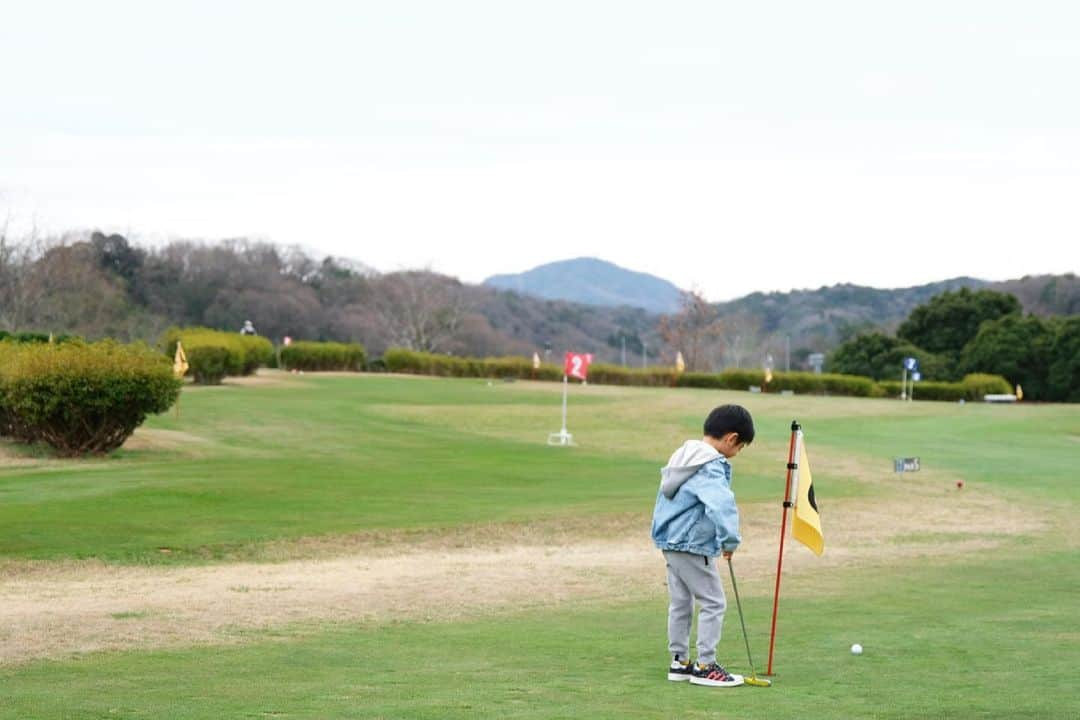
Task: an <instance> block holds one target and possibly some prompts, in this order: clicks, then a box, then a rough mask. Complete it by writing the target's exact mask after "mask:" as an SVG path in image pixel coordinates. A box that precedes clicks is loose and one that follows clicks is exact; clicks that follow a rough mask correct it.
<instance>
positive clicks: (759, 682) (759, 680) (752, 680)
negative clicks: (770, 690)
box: [743, 677, 772, 687]
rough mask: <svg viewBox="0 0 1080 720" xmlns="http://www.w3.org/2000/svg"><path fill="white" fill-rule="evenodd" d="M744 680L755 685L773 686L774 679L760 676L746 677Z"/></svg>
mask: <svg viewBox="0 0 1080 720" xmlns="http://www.w3.org/2000/svg"><path fill="white" fill-rule="evenodd" d="M743 682H744V683H745V684H747V685H753V686H754V687H772V680H766V679H765V678H759V677H744V678H743Z"/></svg>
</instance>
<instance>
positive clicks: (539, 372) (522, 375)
mask: <svg viewBox="0 0 1080 720" xmlns="http://www.w3.org/2000/svg"><path fill="white" fill-rule="evenodd" d="M375 362H379V361H375ZM381 366H382V368H384V369H385V371H386V372H393V373H405V374H408V375H434V376H436V377H490V378H518V379H522V380H527V379H535V380H561V379H562V368H561V367H559V366H557V365H552V364H550V363H545V364H542V365H541V366H540V367H539V368H538V369H536V370H534V369H533V366H532V360H531V359H529V358H523V357H497V358H484V359H478V358H468V357H456V356H453V355H438V354H435V353H423V352H415V351H413V350H406V349H404V348H390V349H389V350H387V351H386V352H385V353H383V356H382V359H381ZM590 375H591V372H590Z"/></svg>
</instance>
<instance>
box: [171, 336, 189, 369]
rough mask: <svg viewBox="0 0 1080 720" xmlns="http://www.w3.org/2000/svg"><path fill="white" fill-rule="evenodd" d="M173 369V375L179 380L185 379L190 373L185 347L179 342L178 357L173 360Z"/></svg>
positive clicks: (177, 345) (177, 347) (177, 344)
mask: <svg viewBox="0 0 1080 720" xmlns="http://www.w3.org/2000/svg"><path fill="white" fill-rule="evenodd" d="M172 369H173V375H175V376H176V377H178V378H181V377H184V373H186V372H187V371H188V361H187V355H185V354H184V346H183V345H181V344H180V341H179V340H178V341H177V342H176V357H174V358H173V366H172Z"/></svg>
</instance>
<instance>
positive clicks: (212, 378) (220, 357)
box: [184, 345, 229, 385]
mask: <svg viewBox="0 0 1080 720" xmlns="http://www.w3.org/2000/svg"><path fill="white" fill-rule="evenodd" d="M184 354H185V355H187V360H188V373H189V374H190V375H191V377H192V378H194V379H195V382H196V383H198V384H199V385H220V384H221V381H222V380H224V379H225V376H226V375H227V374H228V372H229V350H228V349H227V348H224V347H220V346H218V345H196V346H195V347H193V348H191V349H190V350H185V351H184Z"/></svg>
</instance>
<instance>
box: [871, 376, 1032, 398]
mask: <svg viewBox="0 0 1080 720" xmlns="http://www.w3.org/2000/svg"><path fill="white" fill-rule="evenodd" d="M878 385H879V386H880V387H881V389H882V390H883V391H884V393H885V395H886V397H896V398H898V397H900V391H901V388H900V382H899V381H898V380H883V381H881V382H879V383H878ZM1011 392H1012V388H1011V387H1010V386H1009V383H1008V381H1007V380H1006V379H1005V378H1003V377H1001V376H1000V375H983V374H972V375H966V376H965V377H964V379H963V380H962V381H961V382H932V381H930V382H927V381H922V382H917V383H915V391H914V393H913V395H914V398H915V399H916V400H946V401H951V402H955V401H957V400H982V399H983V396H985V395H1004V394H1008V393H1011Z"/></svg>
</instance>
